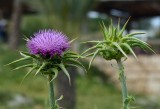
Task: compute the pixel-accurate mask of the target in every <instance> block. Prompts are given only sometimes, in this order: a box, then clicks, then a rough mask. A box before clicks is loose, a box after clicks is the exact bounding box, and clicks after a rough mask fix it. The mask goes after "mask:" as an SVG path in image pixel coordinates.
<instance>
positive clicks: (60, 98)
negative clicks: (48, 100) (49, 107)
mask: <svg viewBox="0 0 160 109" xmlns="http://www.w3.org/2000/svg"><path fill="white" fill-rule="evenodd" d="M62 99H63V95H61V96H60V97H59V98H58V99H57V100H55V104H57V102H58V101H60V100H62Z"/></svg>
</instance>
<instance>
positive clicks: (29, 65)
mask: <svg viewBox="0 0 160 109" xmlns="http://www.w3.org/2000/svg"><path fill="white" fill-rule="evenodd" d="M26 67H33V64H27V65H22V66H19V67H17V68H14V69H13V70H18V69H21V68H26Z"/></svg>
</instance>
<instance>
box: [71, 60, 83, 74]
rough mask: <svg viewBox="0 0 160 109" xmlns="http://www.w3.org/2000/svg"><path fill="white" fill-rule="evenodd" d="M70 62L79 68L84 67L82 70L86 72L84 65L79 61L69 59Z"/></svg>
mask: <svg viewBox="0 0 160 109" xmlns="http://www.w3.org/2000/svg"><path fill="white" fill-rule="evenodd" d="M68 61H69V62H71V63H72V64H74V65H77V66H79V67H82V68H83V69H84V70H85V71H86V68H85V67H84V66H83V64H82V63H80V62H79V61H78V60H73V59H69V60H68Z"/></svg>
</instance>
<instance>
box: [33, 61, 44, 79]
mask: <svg viewBox="0 0 160 109" xmlns="http://www.w3.org/2000/svg"><path fill="white" fill-rule="evenodd" d="M45 65H46V63H43V64H42V65H41V66H40V67H39V69H38V70H37V71H36V73H35V75H34V77H35V76H36V75H37V74H38V73H39V72H40V71H41V70H42V69H43V67H44V66H45Z"/></svg>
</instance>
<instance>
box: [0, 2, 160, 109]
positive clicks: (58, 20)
mask: <svg viewBox="0 0 160 109" xmlns="http://www.w3.org/2000/svg"><path fill="white" fill-rule="evenodd" d="M130 16H131V19H130V22H129V24H128V26H127V29H126V31H125V33H131V32H145V33H146V34H144V35H137V36H136V37H138V38H140V39H141V40H143V41H146V42H147V43H149V44H150V45H151V46H152V47H153V49H154V50H155V51H156V53H157V55H155V54H153V53H146V52H144V51H143V50H141V49H139V48H134V49H135V51H136V54H137V55H138V59H139V61H136V60H135V59H134V58H133V56H129V59H128V60H127V61H125V62H124V64H125V71H126V75H127V83H128V87H129V92H130V95H133V96H135V98H136V101H135V102H134V103H133V105H134V106H135V107H137V109H160V94H159V92H160V67H159V63H160V56H159V53H160V1H159V0H0V109H47V108H48V107H47V106H48V86H47V81H46V78H45V77H43V76H41V75H39V76H37V77H33V75H30V76H29V77H28V78H27V79H26V80H25V81H24V82H23V83H22V85H20V83H21V81H22V78H23V77H24V75H25V73H26V72H27V71H28V70H29V69H21V70H17V71H12V69H13V68H14V67H16V66H18V65H20V64H25V63H27V62H24V63H17V64H14V65H10V66H4V65H5V64H7V63H9V62H11V61H13V60H16V59H18V58H20V55H19V53H18V51H27V49H26V46H25V45H26V42H25V40H23V39H24V37H25V36H26V37H30V36H32V35H33V33H34V32H36V31H38V30H39V29H47V28H52V29H56V30H60V31H63V32H64V33H65V34H66V35H67V36H68V37H69V38H70V39H73V38H77V40H76V41H75V42H74V44H73V45H72V49H73V50H74V51H75V52H78V53H82V51H83V50H85V49H86V48H88V47H90V46H92V45H90V44H88V45H87V44H86V45H82V44H81V43H80V42H83V41H87V40H101V39H102V32H101V30H100V26H99V22H101V21H104V22H105V24H106V26H108V25H109V23H110V19H111V18H112V19H113V22H114V25H116V24H117V22H118V19H119V18H120V19H121V27H122V26H123V24H124V23H125V21H126V20H127V19H128V18H129V17H130ZM82 63H83V64H84V65H85V66H86V68H87V67H88V60H83V61H82ZM116 70H117V66H116V64H115V62H114V61H111V62H107V61H105V60H103V59H102V58H101V57H97V58H96V59H95V61H94V62H93V66H92V67H91V69H90V70H89V71H88V73H84V71H82V70H81V69H73V68H69V71H70V73H71V78H72V79H71V81H72V85H71V86H70V85H69V84H68V79H67V78H66V77H65V76H64V75H63V74H62V73H60V74H59V77H58V79H57V81H56V93H57V94H56V95H57V98H58V97H59V96H60V95H61V94H62V95H64V98H63V100H61V101H60V102H59V104H60V105H61V106H62V107H64V108H66V109H119V108H120V107H121V90H120V85H119V81H118V74H117V73H116Z"/></svg>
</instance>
